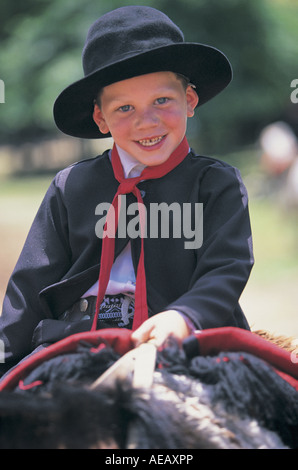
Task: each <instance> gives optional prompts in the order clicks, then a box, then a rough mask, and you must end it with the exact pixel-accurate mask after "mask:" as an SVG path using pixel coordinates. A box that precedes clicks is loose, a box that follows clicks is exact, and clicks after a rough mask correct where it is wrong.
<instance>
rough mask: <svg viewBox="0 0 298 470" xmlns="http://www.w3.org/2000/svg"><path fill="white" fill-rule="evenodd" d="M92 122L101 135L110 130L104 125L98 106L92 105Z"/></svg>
mask: <svg viewBox="0 0 298 470" xmlns="http://www.w3.org/2000/svg"><path fill="white" fill-rule="evenodd" d="M93 121H94V122H95V124H96V125H97V127H98V128H99V130H100V132H101V133H102V134H108V132H110V129H109V127H108V125H107V123H106V120H105V118H104V116H103V114H102V112H101V110H100V109H99V107H98V104H97V103H95V104H94V111H93Z"/></svg>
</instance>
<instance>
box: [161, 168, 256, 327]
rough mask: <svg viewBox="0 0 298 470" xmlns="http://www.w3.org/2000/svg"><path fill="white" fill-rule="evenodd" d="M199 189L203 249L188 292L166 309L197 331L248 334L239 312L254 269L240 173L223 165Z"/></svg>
mask: <svg viewBox="0 0 298 470" xmlns="http://www.w3.org/2000/svg"><path fill="white" fill-rule="evenodd" d="M198 186H199V194H198V200H199V202H203V226H204V228H203V243H202V246H201V247H200V248H198V249H197V250H196V253H195V255H196V265H195V270H194V273H193V276H192V279H191V282H190V285H189V290H188V291H187V292H186V293H185V294H184V295H182V296H180V297H179V298H178V299H177V300H176V301H174V302H173V303H171V305H169V306H168V309H175V310H178V311H180V312H181V313H183V314H184V315H186V316H187V317H188V318H189V319H190V320H191V321H192V322H193V324H194V325H195V326H196V327H197V328H199V329H206V328H215V327H222V326H240V327H242V328H249V326H248V323H247V320H246V318H245V316H244V314H243V312H242V310H241V308H240V306H239V298H240V296H241V293H242V291H243V289H244V287H245V285H246V283H247V280H248V278H249V275H250V271H251V269H252V266H253V263H254V259H253V251H252V235H251V227H250V218H249V212H248V196H247V191H246V188H245V186H244V183H243V181H242V179H241V176H240V173H239V171H238V170H237V169H236V168H233V167H230V166H228V165H223V164H221V163H220V162H218V163H216V164H214V165H212V166H211V167H209V168H208V169H207V171H206V172H205V174H204V176H203V178H202V179H201V181H200V184H199V185H198Z"/></svg>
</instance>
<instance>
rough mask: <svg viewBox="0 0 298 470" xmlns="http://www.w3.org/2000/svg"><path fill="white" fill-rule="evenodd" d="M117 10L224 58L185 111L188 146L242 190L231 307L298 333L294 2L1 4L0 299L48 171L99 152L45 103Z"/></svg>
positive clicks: (260, 325) (297, 5) (77, 74)
mask: <svg viewBox="0 0 298 470" xmlns="http://www.w3.org/2000/svg"><path fill="white" fill-rule="evenodd" d="M129 4H130V5H131V4H139V5H141V4H143V5H147V6H152V7H155V8H158V9H160V10H162V11H164V12H165V13H166V14H168V16H170V18H171V19H172V20H173V21H174V22H175V23H176V24H177V25H178V26H180V28H181V29H182V30H183V32H184V35H185V39H186V41H195V42H202V43H207V44H209V45H212V46H214V47H217V48H219V49H220V50H222V51H223V52H224V53H225V54H226V55H227V56H228V57H229V59H230V61H231V63H232V65H233V69H234V80H233V82H232V84H231V85H230V86H229V87H228V88H227V89H226V90H225V91H224V92H223V93H222V94H221V95H219V96H218V97H216V98H215V99H214V100H213V101H211V102H210V103H208V104H207V105H205V106H202V108H199V109H198V110H197V112H196V116H195V118H194V119H192V120H190V127H189V131H188V140H189V142H190V144H191V145H192V146H193V147H194V148H195V150H196V152H197V153H202V154H206V155H211V156H214V157H217V158H219V159H222V160H225V161H227V162H228V163H231V164H233V165H235V166H237V167H238V168H239V169H240V170H241V173H242V176H243V179H244V182H245V184H246V186H247V189H248V193H249V200H250V213H251V223H252V231H253V239H254V251H255V267H254V269H253V272H252V275H251V277H250V280H249V282H248V285H247V287H246V289H245V291H244V293H243V295H242V297H241V305H242V307H243V309H244V311H245V313H246V316H247V318H248V321H249V323H250V325H251V327H252V329H266V330H268V331H270V332H271V333H275V334H285V335H291V336H295V337H297V338H298V311H297V306H298V238H297V227H298V167H297V159H298V150H297V141H296V140H297V135H298V1H297V0H225V1H222V0H155V1H154V0H147V1H146V2H143V1H137V2H133V1H128V2H126V1H123V0H122V1H116V0H108V1H106V0H100V1H99V0H97V1H96V0H27V1H26V2H24V1H23V0H22V1H21V0H14V1H13V2H12V1H10V0H1V5H0V45H1V47H0V214H1V217H0V303H1V304H2V300H3V296H4V293H5V289H6V284H7V281H8V278H9V276H10V274H11V271H12V269H13V267H14V265H15V263H16V260H17V258H18V255H19V253H20V250H21V248H22V246H23V243H24V240H25V237H26V235H27V232H28V230H29V228H30V225H31V223H32V220H33V217H34V215H35V213H36V210H37V209H38V207H39V205H40V202H41V200H42V198H43V195H44V193H45V191H46V189H47V187H48V185H49V183H50V181H51V179H52V178H53V176H54V174H55V173H56V172H57V171H58V170H59V169H61V168H63V167H65V166H67V165H68V164H70V163H73V162H75V161H78V160H80V159H83V158H90V157H93V156H96V155H97V154H99V153H100V152H101V151H102V150H104V149H105V148H109V147H110V142H109V141H108V140H103V141H102V142H100V141H98V142H97V141H84V140H80V139H74V138H67V137H66V136H64V135H63V134H61V132H59V131H58V130H57V129H56V127H55V124H54V121H53V117H52V107H53V103H54V100H55V99H56V97H57V95H58V94H59V93H60V91H62V89H63V88H65V87H66V86H67V85H69V84H70V83H72V82H74V81H75V80H77V79H80V78H81V77H82V76H83V72H82V66H81V51H82V47H83V44H84V41H85V37H86V33H87V30H88V28H89V26H90V25H91V23H92V22H93V21H94V20H95V19H96V18H98V17H99V16H101V15H102V14H103V13H105V12H106V11H109V10H112V9H114V8H117V7H119V6H124V5H129Z"/></svg>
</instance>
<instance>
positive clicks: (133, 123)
mask: <svg viewBox="0 0 298 470" xmlns="http://www.w3.org/2000/svg"><path fill="white" fill-rule="evenodd" d="M197 103H198V96H197V94H196V92H195V91H194V90H193V88H192V87H191V86H188V87H187V89H186V90H185V88H184V87H183V85H182V82H181V81H180V80H179V79H178V78H177V77H176V75H175V74H174V73H172V72H156V73H150V74H147V75H141V76H138V77H133V78H130V79H128V80H123V81H121V82H116V83H113V84H112V85H108V86H106V87H104V88H103V90H102V91H101V94H100V108H99V107H98V105H97V104H96V105H95V107H94V113H93V119H94V121H95V123H96V124H97V126H98V127H99V129H100V131H101V132H102V133H103V134H106V133H108V132H110V133H111V135H112V137H113V139H114V141H115V143H116V144H117V145H119V147H121V148H122V149H123V150H125V151H126V152H128V153H129V154H130V155H131V156H133V157H134V158H135V159H136V160H138V161H139V162H140V163H142V164H144V165H147V166H153V165H160V164H161V163H163V162H165V161H166V160H167V159H168V158H169V156H170V155H171V153H172V152H173V151H174V150H175V149H176V148H177V146H178V145H179V144H180V142H181V141H182V139H183V137H184V135H185V132H186V122H187V118H188V117H191V116H193V114H194V108H195V107H196V105H197Z"/></svg>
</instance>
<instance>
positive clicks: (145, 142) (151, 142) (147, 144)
mask: <svg viewBox="0 0 298 470" xmlns="http://www.w3.org/2000/svg"><path fill="white" fill-rule="evenodd" d="M161 140H162V136H160V137H155V138H154V139H143V140H139V143H140V144H141V145H144V147H151V146H152V145H155V144H158V143H159V142H160V141H161Z"/></svg>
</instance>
